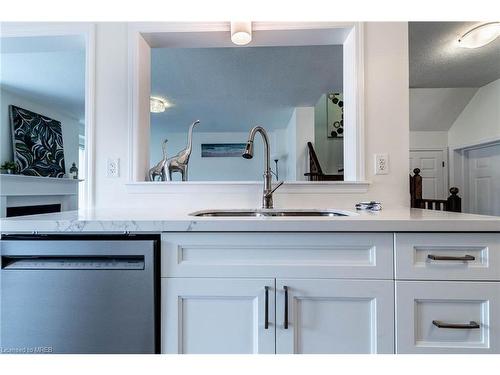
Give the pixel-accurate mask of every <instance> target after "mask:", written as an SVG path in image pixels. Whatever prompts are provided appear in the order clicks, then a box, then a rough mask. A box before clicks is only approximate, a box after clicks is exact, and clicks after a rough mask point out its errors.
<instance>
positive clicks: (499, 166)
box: [467, 145, 500, 215]
mask: <svg viewBox="0 0 500 375" xmlns="http://www.w3.org/2000/svg"><path fill="white" fill-rule="evenodd" d="M467 156H468V173H467V174H468V189H467V190H468V194H467V195H468V203H469V205H468V207H469V209H468V211H469V212H471V213H475V214H482V215H500V145H494V146H489V147H483V148H478V149H474V150H470V151H468V152H467Z"/></svg>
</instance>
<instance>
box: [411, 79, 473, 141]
mask: <svg viewBox="0 0 500 375" xmlns="http://www.w3.org/2000/svg"><path fill="white" fill-rule="evenodd" d="M477 90H478V89H477V88H435V89H432V88H431V89H410V130H412V131H448V130H449V129H450V127H451V126H452V125H453V123H454V122H455V120H456V119H457V117H458V116H459V115H460V113H461V112H462V110H463V109H464V108H465V106H466V105H467V103H469V101H470V100H471V99H472V97H473V96H474V94H475V93H476V91H477Z"/></svg>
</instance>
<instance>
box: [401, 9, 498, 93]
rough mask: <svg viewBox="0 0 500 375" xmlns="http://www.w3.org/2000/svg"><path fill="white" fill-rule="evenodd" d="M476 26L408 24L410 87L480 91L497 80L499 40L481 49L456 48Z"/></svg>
mask: <svg viewBox="0 0 500 375" xmlns="http://www.w3.org/2000/svg"><path fill="white" fill-rule="evenodd" d="M471 6H473V5H472V4H471ZM478 24H480V23H478V22H410V23H409V57H410V87H412V88H413V87H420V88H431V87H481V86H484V85H486V84H488V83H490V82H493V81H495V80H497V79H499V78H500V38H497V39H496V40H495V41H494V42H492V43H490V44H488V45H486V46H484V47H481V48H474V49H468V48H461V47H458V45H457V44H458V42H457V40H458V38H459V37H460V36H462V35H463V34H464V33H465V32H467V31H468V30H470V29H471V28H472V27H474V26H477V25H478Z"/></svg>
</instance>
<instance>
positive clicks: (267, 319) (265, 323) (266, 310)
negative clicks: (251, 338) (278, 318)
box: [264, 286, 269, 329]
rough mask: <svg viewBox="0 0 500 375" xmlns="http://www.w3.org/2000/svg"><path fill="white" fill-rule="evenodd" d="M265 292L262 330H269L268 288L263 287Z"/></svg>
mask: <svg viewBox="0 0 500 375" xmlns="http://www.w3.org/2000/svg"><path fill="white" fill-rule="evenodd" d="M265 291H266V301H265V307H264V308H265V310H264V329H268V328H269V287H268V286H266V287H265Z"/></svg>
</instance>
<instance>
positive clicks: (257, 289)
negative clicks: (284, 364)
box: [162, 278, 275, 354]
mask: <svg viewBox="0 0 500 375" xmlns="http://www.w3.org/2000/svg"><path fill="white" fill-rule="evenodd" d="M274 284H275V281H274V279H208V278H182V279H181V278H166V279H162V352H163V353H186V354H195V353H202V354H212V353H218V354H233V353H234V354H249V353H275V325H274V322H275V319H274V317H275V303H274V301H275V293H274ZM266 288H267V293H266ZM266 315H267V320H268V322H269V323H268V325H267V328H266V324H265V321H266Z"/></svg>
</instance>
